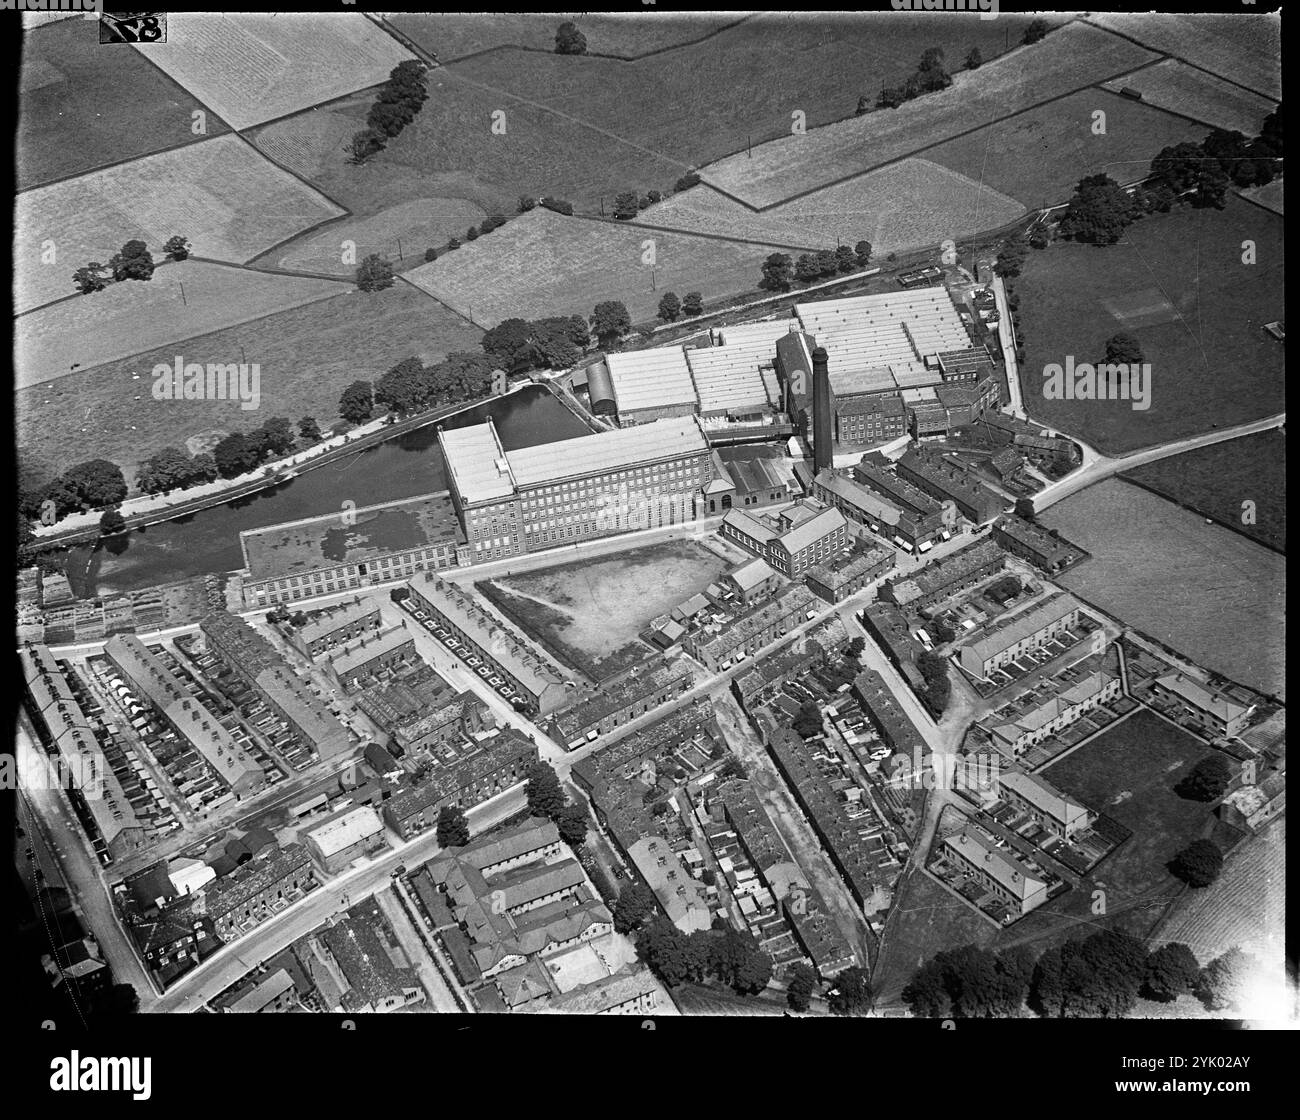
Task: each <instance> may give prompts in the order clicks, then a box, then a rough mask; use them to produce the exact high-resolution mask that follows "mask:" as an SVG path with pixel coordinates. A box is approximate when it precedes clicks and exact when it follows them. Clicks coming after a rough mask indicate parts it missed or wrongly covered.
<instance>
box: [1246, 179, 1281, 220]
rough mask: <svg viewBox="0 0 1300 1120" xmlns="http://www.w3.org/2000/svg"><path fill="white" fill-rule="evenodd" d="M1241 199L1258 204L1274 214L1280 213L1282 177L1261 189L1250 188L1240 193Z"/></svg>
mask: <svg viewBox="0 0 1300 1120" xmlns="http://www.w3.org/2000/svg"><path fill="white" fill-rule="evenodd" d="M1241 197H1242V198H1248V199H1250V200H1251V202H1255V203H1258V204H1259V205H1260V206H1263V207H1266V208H1267V209H1269V210H1272V211H1273V213H1274V214H1281V213H1282V176H1280V175H1279V176H1278V177H1277V178H1276V179H1274V180H1273V181H1272V182H1271V183H1268V184H1267V185H1265V186H1262V187H1251V188H1250V189H1249V190H1246V191H1242V192H1241Z"/></svg>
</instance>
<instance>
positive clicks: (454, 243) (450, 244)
mask: <svg viewBox="0 0 1300 1120" xmlns="http://www.w3.org/2000/svg"><path fill="white" fill-rule="evenodd" d="M459 248H460V238H459V237H452V238H449V239H448V241H447V252H451V251H452V250H453V249H459Z"/></svg>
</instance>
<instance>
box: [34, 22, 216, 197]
mask: <svg viewBox="0 0 1300 1120" xmlns="http://www.w3.org/2000/svg"><path fill="white" fill-rule="evenodd" d="M18 88H19V90H20V92H21V93H22V97H21V99H20V100H19V102H18V137H17V146H16V162H17V176H16V178H17V188H18V190H20V191H24V190H28V189H30V188H31V187H37V186H40V185H41V184H43V183H48V182H51V181H52V180H55V179H62V178H64V177H66V176H69V175H81V174H84V173H85V172H87V171H91V170H93V169H94V168H96V167H103V166H104V165H106V164H110V163H116V162H118V161H119V160H123V159H132V158H134V157H136V156H144V155H149V154H150V153H152V152H157V151H161V150H162V149H164V148H174V147H179V146H180V145H183V144H191V143H194V142H196V141H199V140H203V139H205V137H208V136H217V135H219V134H221V133H223V132H228V131H229V129H228V127H227V126H226V124H225V122H223V121H222V120H221V119H220V118H219V117H217V116H216V115H215V114H213V113H211V112H207V113H205V116H206V118H207V119H206V121H205V122H204V124H205V127H206V130H207V131H206V133H204V134H201V135H197V136H196V135H195V134H194V133H193V132H192V131H191V128H192V126H193V124H194V120H193V118H192V117H191V115H190V114H191V113H192V112H194V111H195V110H196V109H202V108H203V106H201V105H200V104H199V103H198V102H197V101H195V100H194V98H192V97H191V96H190V95H189V94H188V93H186V92H185V90H183V89H181V87H180V86H178V85H176V84H175V83H173V82H171V81H170V80H169V79H168V78H167V77H166V76H165V75H164V74H161V73H159V72H158V69H157V67H155V66H153V65H152V64H151V63H150V62H149V61H148V60H147V59H146V58H145V57H144V56H143V55H141V54H139V53H137V52H136V51H119V50H104V49H103V48H102V47H101V46H100V43H99V31H98V23H97V22H95V21H91V20H84V19H71V20H60V21H59V22H58V23H57V24H54V25H51V26H48V27H43V28H41V29H40V30H39V31H35V32H32V33H29V34H27V35H25V36H24V37H23V59H22V68H21V70H20V71H19V85H18Z"/></svg>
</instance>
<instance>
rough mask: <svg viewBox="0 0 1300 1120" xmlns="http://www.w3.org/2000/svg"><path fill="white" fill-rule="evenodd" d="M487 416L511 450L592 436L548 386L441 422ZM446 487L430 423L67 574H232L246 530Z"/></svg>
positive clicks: (124, 581) (100, 577) (98, 589)
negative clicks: (240, 536) (353, 503)
mask: <svg viewBox="0 0 1300 1120" xmlns="http://www.w3.org/2000/svg"><path fill="white" fill-rule="evenodd" d="M488 416H491V417H492V419H493V420H494V421H495V423H496V426H497V433H498V434H499V435H500V437H501V443H502V445H503V446H504V447H505V449H506V450H507V451H516V450H518V449H519V448H522V447H535V446H537V445H538V444H543V443H554V442H555V441H556V440H561V439H570V438H572V437H573V436H580V435H585V434H587V433H588V432H589V431H590V430H591V429H590V428H589V427H588V426H587V425H586V424H584V423H583V421H582V420H580V419H579V418H578V417H577V416H575V415H574V414H573V413H572V412H571V411H569V409H567V408H566V407H565V406H564V405H563V404H561V403H560V402H559V401H558V400H557V399H556V398H555V397H554V396H553V395H552V394H551V393H550V391H549V390H547V389H546V388H545V387H543V386H541V385H530V386H528V387H527V388H525V389H521V390H519V391H518V392H516V393H511V394H510V395H509V396H507V397H503V398H501V399H500V400H495V401H490V402H487V403H485V404H481V405H476V406H475V407H474V408H470V409H466V410H465V411H464V412H460V413H457V414H456V415H455V416H452V417H449V418H447V419H446V420H443V421H442V424H443V425H444V426H445V427H449V428H452V427H456V428H459V427H464V426H466V425H468V424H481V423H482V422H483V421H484V420H485V419H487V417H488ZM446 489H447V469H446V464H445V463H444V462H443V457H442V452H441V450H440V449H439V448H438V436H437V425H434V424H431V425H429V426H428V427H427V428H421V429H419V430H418V431H415V432H411V433H410V434H408V435H404V436H398V437H397V438H396V439H392V440H389V441H387V442H385V443H383V444H380V445H379V446H377V447H371V448H368V449H367V450H365V451H358V452H357V453H356V454H355V455H352V456H349V457H348V458H346V459H342V460H339V461H337V462H333V463H330V464H328V465H326V466H323V467H317V468H316V469H315V470H310V471H306V472H304V473H303V474H302V475H300V476H299V477H298V478H295V479H292V480H290V481H289V482H285V483H282V484H281V485H279V486H276V487H273V488H271V489H267V490H262V491H259V492H258V493H256V494H253V495H250V496H248V497H246V498H241V499H238V500H237V501H233V502H228V503H227V504H225V505H220V506H212V507H210V508H208V509H205V510H201V511H200V512H198V513H195V514H191V515H190V516H188V517H183V518H178V519H177V520H175V521H166V522H163V523H161V524H158V525H152V526H149V527H147V528H144V529H137V530H135V531H134V532H131V533H128V534H125V535H124V536H121V537H116V538H113V539H112V540H111V541H109V542H107V543H100V544H97V545H95V546H93V547H91V546H89V545H87V546H82V547H79V548H74V549H72V550H70V551H69V553H68V561H67V565H66V571H67V574H68V579H69V580H70V581H71V583H72V588H73V591H74V592H75V593H76V594H77V595H78V597H80V598H91V597H94V596H100V595H114V594H121V593H122V592H126V591H136V590H139V589H141V588H145V587H152V586H155V585H157V584H160V583H171V582H173V581H175V580H182V579H189V578H191V577H193V576H202V575H208V574H219V573H222V572H229V571H233V570H235V569H237V568H241V567H243V564H244V558H243V554H242V552H241V551H240V548H239V534H240V533H241V532H242V531H243V530H245V529H260V528H263V527H265V526H267V525H275V524H278V523H279V522H282V521H297V520H300V519H302V518H306V517H316V516H318V515H320V514H323V513H337V512H338V511H339V510H340V509H342V508H343V503H344V502H345V501H353V502H355V503H356V505H357V508H362V507H365V506H372V505H376V504H378V503H380V502H391V501H396V500H398V499H399V498H413V497H415V496H416V495H418V494H428V493H431V492H433V491H437V490H446Z"/></svg>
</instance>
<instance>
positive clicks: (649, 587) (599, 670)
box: [489, 541, 727, 680]
mask: <svg viewBox="0 0 1300 1120" xmlns="http://www.w3.org/2000/svg"><path fill="white" fill-rule="evenodd" d="M726 568H727V563H726V561H724V560H722V559H721V558H720V557H718V556H716V555H715V554H714V553H712V552H710V551H709V550H708V549H706V548H704V547H703V546H702V545H700V544H697V543H696V542H694V541H670V542H664V543H661V544H653V545H648V546H646V547H643V548H637V549H632V550H629V551H627V552H622V553H618V554H616V555H612V556H602V557H597V558H594V559H591V560H579V561H577V562H575V563H571V564H563V565H559V566H557V567H554V568H545V569H542V570H540V571H533V572H528V573H525V574H521V575H515V576H507V577H504V578H500V579H496V580H492V581H490V584H491V587H490V591H489V598H490V599H491V601H492V603H493V604H494V605H495V606H496V607H497V608H498V609H499V610H501V611H502V612H503V613H505V614H506V615H507V616H508V617H510V618H511V620H512V621H514V622H516V623H517V624H519V625H520V626H521V627H522V628H523V629H524V632H525V633H527V634H528V635H529V636H530V637H532V638H534V639H536V640H537V641H539V642H540V643H541V644H542V645H543V646H544V647H545V648H546V649H547V650H548V652H550V653H551V654H553V655H554V656H556V657H558V658H559V659H560V660H561V661H562V662H565V663H567V664H571V665H573V666H574V667H575V668H577V669H578V670H580V671H581V672H583V673H584V674H586V675H587V676H589V677H591V678H592V679H594V680H601V679H604V678H605V677H608V676H610V675H611V674H612V673H613V672H616V671H617V670H618V668H620V667H623V668H625V667H626V665H624V664H622V663H623V662H624V661H626V656H623V657H620V656H619V655H620V653H621V651H623V650H625V649H626V647H628V646H629V645H631V646H634V647H635V648H636V650H637V659H639V658H640V657H641V656H642V655H644V654H645V653H646V652H648V650H647V647H645V646H643V645H642V644H641V643H640V642H639V641H638V639H637V634H638V633H639V632H640V631H641V630H643V629H644V628H645V627H646V625H647V624H648V623H649V622H650V620H651V619H652V618H655V617H656V616H658V615H660V614H665V613H666V612H668V611H670V610H671V609H672V608H673V607H675V606H677V604H678V603H680V602H682V600H684V599H688V598H689V597H690V596H691V595H693V594H695V593H696V592H698V591H702V590H704V588H705V587H707V586H708V585H709V584H710V583H712V582H713V581H714V580H715V579H717V577H718V576H719V575H720V574H721V573H722V572H724V571H725V570H726ZM501 592H504V593H505V594H504V595H502V594H501Z"/></svg>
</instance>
